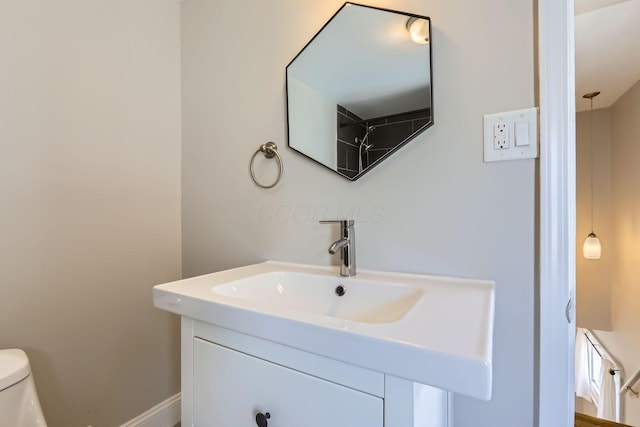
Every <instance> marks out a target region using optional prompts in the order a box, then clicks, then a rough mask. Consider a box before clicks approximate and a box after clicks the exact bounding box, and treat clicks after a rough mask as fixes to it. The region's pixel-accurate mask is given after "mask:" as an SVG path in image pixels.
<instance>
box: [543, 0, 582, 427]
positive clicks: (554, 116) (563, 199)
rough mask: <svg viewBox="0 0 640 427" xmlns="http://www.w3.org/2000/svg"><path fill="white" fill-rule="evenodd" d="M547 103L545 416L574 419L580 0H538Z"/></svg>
mask: <svg viewBox="0 0 640 427" xmlns="http://www.w3.org/2000/svg"><path fill="white" fill-rule="evenodd" d="M537 24H538V25H537V29H538V39H537V40H538V77H539V82H538V83H539V91H538V93H539V106H540V163H539V183H538V184H539V187H538V188H539V191H538V194H539V200H538V206H539V241H538V245H539V259H538V262H539V273H538V274H539V277H538V283H539V293H538V298H539V299H538V301H537V303H538V308H539V309H538V310H537V313H538V316H539V318H538V322H537V326H538V328H539V329H538V333H537V334H536V336H537V339H538V342H537V343H536V344H537V345H536V348H538V349H539V353H538V358H537V362H538V363H537V370H538V372H537V376H538V382H537V386H538V390H537V393H536V395H537V397H538V400H537V402H536V403H537V411H536V414H537V420H536V423H535V425H538V426H540V427H570V426H573V424H574V411H575V398H574V348H575V328H576V324H575V309H574V307H575V286H576V280H575V279H576V275H575V256H576V245H575V209H576V207H575V204H576V202H575V200H576V197H575V196H576V194H575V185H576V184H575V181H576V178H575V101H574V100H575V64H574V2H573V0H567V1H558V0H538V23H537Z"/></svg>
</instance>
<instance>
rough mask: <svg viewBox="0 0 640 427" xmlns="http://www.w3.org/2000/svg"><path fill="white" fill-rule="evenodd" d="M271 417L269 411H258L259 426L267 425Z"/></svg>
mask: <svg viewBox="0 0 640 427" xmlns="http://www.w3.org/2000/svg"><path fill="white" fill-rule="evenodd" d="M269 418H271V414H270V413H268V412H265V413H264V414H263V413H262V412H258V415H256V424H257V425H258V427H267V420H268V419H269Z"/></svg>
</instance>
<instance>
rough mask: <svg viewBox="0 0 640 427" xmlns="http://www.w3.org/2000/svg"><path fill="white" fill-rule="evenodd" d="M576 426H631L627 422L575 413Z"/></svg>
mask: <svg viewBox="0 0 640 427" xmlns="http://www.w3.org/2000/svg"><path fill="white" fill-rule="evenodd" d="M576 427H631V426H628V425H627V424H619V423H614V422H613V421H605V420H601V419H600V418H593V417H590V416H588V415H584V414H576Z"/></svg>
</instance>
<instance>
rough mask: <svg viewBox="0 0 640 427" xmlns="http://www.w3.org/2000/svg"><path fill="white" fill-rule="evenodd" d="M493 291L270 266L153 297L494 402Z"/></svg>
mask: <svg viewBox="0 0 640 427" xmlns="http://www.w3.org/2000/svg"><path fill="white" fill-rule="evenodd" d="M340 286H341V287H342V289H343V290H344V295H342V296H339V295H338V293H341V292H336V288H338V287H340ZM494 288H495V285H494V283H493V282H491V281H488V280H472V279H461V278H451V277H441V276H429V275H422V274H405V273H391V272H382V271H373V270H364V269H360V270H359V271H358V275H357V276H356V277H340V276H339V273H338V269H337V268H335V267H317V266H310V265H301V264H289V263H281V262H274V261H267V262H264V263H261V264H254V265H249V266H246V267H240V268H235V269H231V270H225V271H220V272H217V273H212V274H207V275H203V276H198V277H193V278H189V279H184V280H178V281H176V282H171V283H166V284H163V285H158V286H155V287H154V289H153V300H154V305H155V306H156V307H158V308H161V309H164V310H167V311H170V312H173V313H176V314H179V315H181V316H185V317H188V318H191V319H195V320H199V321H202V322H206V323H209V324H213V325H216V326H220V327H222V328H226V329H230V330H234V331H237V332H240V333H244V334H247V335H252V336H255V337H259V338H262V339H265V340H269V341H272V342H276V343H279V344H282V345H286V346H289V347H293V348H296V349H299V350H303V351H307V352H310V353H314V354H318V355H320V356H324V357H327V358H331V359H335V360H339V361H341V362H346V363H349V364H352V365H355V366H359V367H363V368H367V369H371V370H374V371H377V372H382V373H384V374H387V375H391V376H394V377H398V378H403V379H406V380H410V381H413V382H417V383H422V384H426V385H430V386H433V387H437V388H441V389H444V390H449V391H451V392H455V393H459V394H463V395H467V396H471V397H475V398H479V399H483V400H489V399H490V398H491V383H492V357H493V356H492V345H493V317H494ZM338 291H339V290H338Z"/></svg>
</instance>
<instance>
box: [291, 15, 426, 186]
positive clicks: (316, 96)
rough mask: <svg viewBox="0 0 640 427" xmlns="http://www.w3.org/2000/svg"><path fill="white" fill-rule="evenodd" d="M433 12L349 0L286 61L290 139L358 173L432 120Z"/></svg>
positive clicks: (333, 165) (329, 163) (346, 172)
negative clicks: (426, 14)
mask: <svg viewBox="0 0 640 427" xmlns="http://www.w3.org/2000/svg"><path fill="white" fill-rule="evenodd" d="M430 48H431V34H430V20H429V18H427V17H424V16H418V15H413V14H408V13H403V12H397V11H392V10H387V9H379V8H374V7H369V6H362V5H357V4H354V3H345V4H344V6H342V8H340V10H338V12H336V14H335V15H334V16H333V17H332V18H331V19H330V20H329V22H327V23H326V24H325V26H324V27H323V28H322V29H321V30H320V32H318V34H316V35H315V36H314V38H313V39H312V40H311V41H310V42H309V43H308V44H307V45H306V46H305V47H304V49H303V50H302V51H301V52H300V53H299V54H298V55H297V56H296V57H295V58H294V60H293V61H292V62H291V63H290V64H289V65H288V66H287V70H286V75H287V118H288V132H289V146H290V147H291V148H293V149H294V150H296V151H298V152H300V153H302V154H304V155H305V156H307V157H309V158H310V159H312V160H315V161H316V162H318V163H320V164H322V165H324V166H326V167H327V168H329V169H331V170H333V171H335V172H336V173H338V174H340V175H341V176H343V177H345V178H347V179H349V180H352V181H353V180H356V179H358V178H359V177H361V176H362V175H363V174H364V173H366V172H368V171H369V170H371V169H372V168H373V167H374V166H376V165H378V164H380V163H381V162H382V161H383V160H385V159H386V158H388V157H389V156H390V155H391V154H393V152H395V151H396V150H397V149H398V148H400V147H401V146H403V145H404V144H406V143H408V142H409V141H411V140H412V139H414V138H415V137H416V136H417V135H419V134H420V133H422V132H423V131H424V130H425V129H427V128H428V127H430V126H431V125H432V124H433V105H432V96H431V95H432V88H431V86H432V85H431V51H430Z"/></svg>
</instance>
